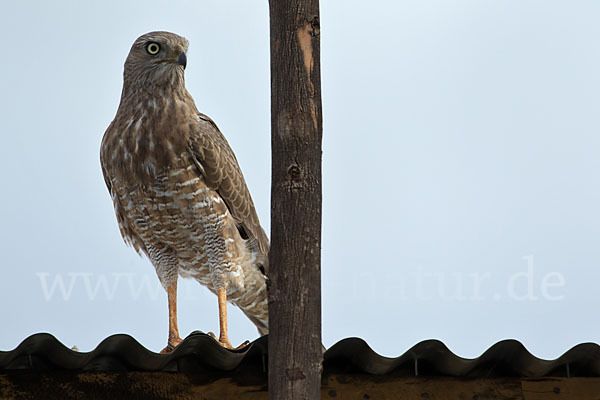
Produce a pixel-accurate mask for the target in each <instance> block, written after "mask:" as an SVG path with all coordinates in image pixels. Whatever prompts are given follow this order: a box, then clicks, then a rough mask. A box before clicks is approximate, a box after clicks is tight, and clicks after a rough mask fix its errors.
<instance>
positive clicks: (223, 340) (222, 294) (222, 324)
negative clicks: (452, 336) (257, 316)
mask: <svg viewBox="0 0 600 400" xmlns="http://www.w3.org/2000/svg"><path fill="white" fill-rule="evenodd" d="M217 298H218V299H219V343H220V344H221V346H223V347H225V348H226V349H241V348H242V347H245V346H247V345H248V344H249V343H250V342H248V341H247V340H246V341H245V342H244V343H242V344H241V345H239V346H238V347H233V346H232V345H231V343H230V342H229V336H228V335H227V292H226V291H225V289H219V290H217ZM209 334H210V335H211V336H213V337H215V336H214V335H213V334H212V333H211V332H209ZM215 339H216V338H215Z"/></svg>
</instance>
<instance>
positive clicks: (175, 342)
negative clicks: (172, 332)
mask: <svg viewBox="0 0 600 400" xmlns="http://www.w3.org/2000/svg"><path fill="white" fill-rule="evenodd" d="M181 342H183V339H182V338H180V337H179V336H178V337H174V338H169V341H168V342H167V347H165V348H164V349H162V350H161V351H160V354H167V353H170V352H172V351H173V350H175V347H177V345H179V343H181Z"/></svg>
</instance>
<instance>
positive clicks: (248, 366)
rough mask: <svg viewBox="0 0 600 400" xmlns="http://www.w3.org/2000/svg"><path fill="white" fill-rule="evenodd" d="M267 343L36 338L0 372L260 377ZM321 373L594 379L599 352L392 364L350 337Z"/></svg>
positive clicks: (1, 359)
mask: <svg viewBox="0 0 600 400" xmlns="http://www.w3.org/2000/svg"><path fill="white" fill-rule="evenodd" d="M267 339H268V338H267V337H266V336H264V337H261V338H259V339H257V340H255V341H254V342H252V343H251V344H250V345H249V346H247V347H245V348H244V349H243V350H227V349H224V348H222V347H221V346H220V345H219V344H218V343H217V342H216V341H215V340H214V339H212V338H211V337H210V336H208V335H206V334H204V333H201V332H195V333H193V334H191V335H190V336H188V337H187V338H186V339H185V340H184V341H183V342H182V343H181V344H180V345H179V346H178V347H177V348H176V349H175V350H174V351H173V352H172V353H170V354H166V355H165V354H157V353H154V352H152V351H150V350H148V349H146V348H145V347H144V346H142V345H141V344H140V343H139V342H137V341H136V340H135V339H134V338H132V337H131V336H128V335H122V334H120V335H113V336H110V337H108V338H106V339H105V340H103V341H102V342H101V343H100V344H99V345H98V346H97V347H96V348H95V349H94V350H93V351H90V352H87V353H86V352H77V351H73V350H71V349H69V348H67V347H66V346H64V345H63V344H62V343H60V342H59V341H58V340H57V339H56V338H55V337H54V336H52V335H50V334H47V333H39V334H35V335H32V336H30V337H28V338H27V339H25V340H24V341H23V342H22V343H21V344H19V346H17V348H15V349H14V350H11V351H0V373H10V372H11V371H12V372H16V371H23V370H28V371H48V370H70V371H174V372H175V371H178V372H207V373H211V374H225V375H227V374H228V373H235V374H240V373H244V372H248V373H250V374H251V375H254V376H256V375H259V376H260V375H264V377H265V379H266V368H267V347H268V346H267ZM323 370H324V373H359V374H360V373H362V374H370V375H393V376H397V377H410V376H449V377H466V378H492V377H547V376H553V377H575V376H577V377H600V346H599V345H597V344H595V343H582V344H579V345H577V346H575V347H573V348H572V349H570V350H569V351H567V352H566V353H564V354H563V355H562V356H560V357H559V358H557V359H555V360H542V359H539V358H537V357H535V356H534V355H532V354H531V353H529V351H527V349H526V348H525V347H524V346H523V345H522V344H521V343H520V342H518V341H516V340H504V341H501V342H498V343H496V344H494V345H493V346H492V347H490V348H489V349H488V350H487V351H485V352H484V353H483V354H482V355H481V356H479V357H477V358H473V359H466V358H461V357H459V356H457V355H456V354H454V353H452V352H451V351H450V350H449V349H448V348H447V347H446V346H445V345H444V344H443V343H442V342H440V341H438V340H426V341H423V342H421V343H418V344H416V345H415V346H413V347H412V348H411V349H409V350H408V351H407V352H405V353H404V354H402V355H401V356H399V357H396V358H388V357H383V356H380V355H379V354H377V353H375V352H374V351H373V350H372V349H371V348H370V347H369V345H368V344H367V343H366V342H365V341H364V340H362V339H358V338H349V339H344V340H341V341H340V342H338V343H336V344H335V345H333V346H332V347H331V348H329V349H328V350H327V351H326V352H325V355H324V362H323Z"/></svg>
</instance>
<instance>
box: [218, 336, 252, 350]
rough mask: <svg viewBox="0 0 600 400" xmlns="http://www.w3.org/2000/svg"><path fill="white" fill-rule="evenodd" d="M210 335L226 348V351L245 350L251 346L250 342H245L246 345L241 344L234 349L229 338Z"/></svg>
mask: <svg viewBox="0 0 600 400" xmlns="http://www.w3.org/2000/svg"><path fill="white" fill-rule="evenodd" d="M208 334H209V335H210V336H211V337H212V338H213V339H215V340H216V341H217V342H218V343H219V344H220V345H221V346H223V347H225V348H226V349H230V350H239V349H243V348H244V347H246V346H248V345H249V344H250V342H249V341H247V340H246V341H244V343H242V344H240V345H239V346H238V347H233V345H232V344H231V342H230V341H229V338H227V337H225V338H217V336H216V335H215V334H214V333H212V332H208Z"/></svg>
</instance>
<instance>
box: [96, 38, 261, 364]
mask: <svg viewBox="0 0 600 400" xmlns="http://www.w3.org/2000/svg"><path fill="white" fill-rule="evenodd" d="M187 48H188V41H187V39H185V38H184V37H181V36H179V35H176V34H173V33H170V32H150V33H147V34H145V35H142V36H140V37H139V38H138V39H137V40H136V41H135V42H134V43H133V46H132V47H131V50H130V52H129V55H128V56H127V59H126V61H125V68H124V73H123V91H122V93H121V101H120V104H119V108H118V110H117V114H116V116H115V118H114V120H113V121H112V123H111V124H110V125H109V127H108V129H107V130H106V132H105V134H104V137H103V139H102V147H101V150H100V160H101V164H102V172H103V174H104V179H105V181H106V186H107V187H108V191H109V192H110V195H111V197H112V200H113V204H114V208H115V213H116V216H117V222H118V224H119V229H120V231H121V235H122V236H123V238H124V240H125V242H126V243H128V244H130V245H131V246H133V248H134V249H135V250H136V251H137V252H138V253H140V254H146V255H147V256H148V258H149V260H150V261H151V262H152V265H153V266H154V268H155V269H156V273H157V275H158V278H159V279H160V282H161V284H162V286H163V287H164V288H165V289H166V291H167V296H168V304H169V339H168V343H167V346H166V347H165V348H164V349H163V350H162V352H169V351H171V350H173V349H174V348H175V347H176V346H177V345H178V344H179V343H180V342H181V340H182V339H181V337H180V336H179V331H178V328H177V279H178V276H182V277H187V278H194V279H196V280H197V281H198V282H200V283H201V284H202V285H205V286H206V287H208V289H209V290H210V291H212V292H213V293H215V294H216V295H217V297H218V304H219V328H220V329H219V338H218V341H219V342H220V343H221V345H222V346H224V347H226V348H232V345H231V343H230V342H229V339H228V334H227V301H230V302H232V303H233V304H235V305H237V306H238V307H239V308H240V309H241V310H242V311H243V312H244V314H246V316H247V317H248V318H249V319H250V320H251V321H252V322H253V323H254V325H256V327H257V328H258V332H259V333H260V334H261V335H263V334H266V333H267V331H268V317H267V288H266V275H267V273H268V251H269V241H268V239H267V236H266V234H265V232H264V230H263V229H262V227H261V226H260V222H259V220H258V216H257V214H256V210H255V208H254V203H253V201H252V198H251V197H250V192H249V191H248V187H247V186H246V182H245V180H244V177H243V175H242V172H241V170H240V167H239V165H238V162H237V160H236V158H235V155H234V154H233V151H232V150H231V148H230V147H229V144H228V143H227V140H226V139H225V137H224V136H223V134H222V133H221V132H220V131H219V128H217V125H216V124H215V123H214V122H213V121H212V120H211V119H210V118H209V117H207V116H206V115H204V114H202V113H200V112H199V111H198V110H197V108H196V105H195V104H194V100H193V99H192V96H191V95H190V94H189V93H188V91H187V90H186V88H185V83H184V70H185V67H186V63H187V58H186V51H187Z"/></svg>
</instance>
